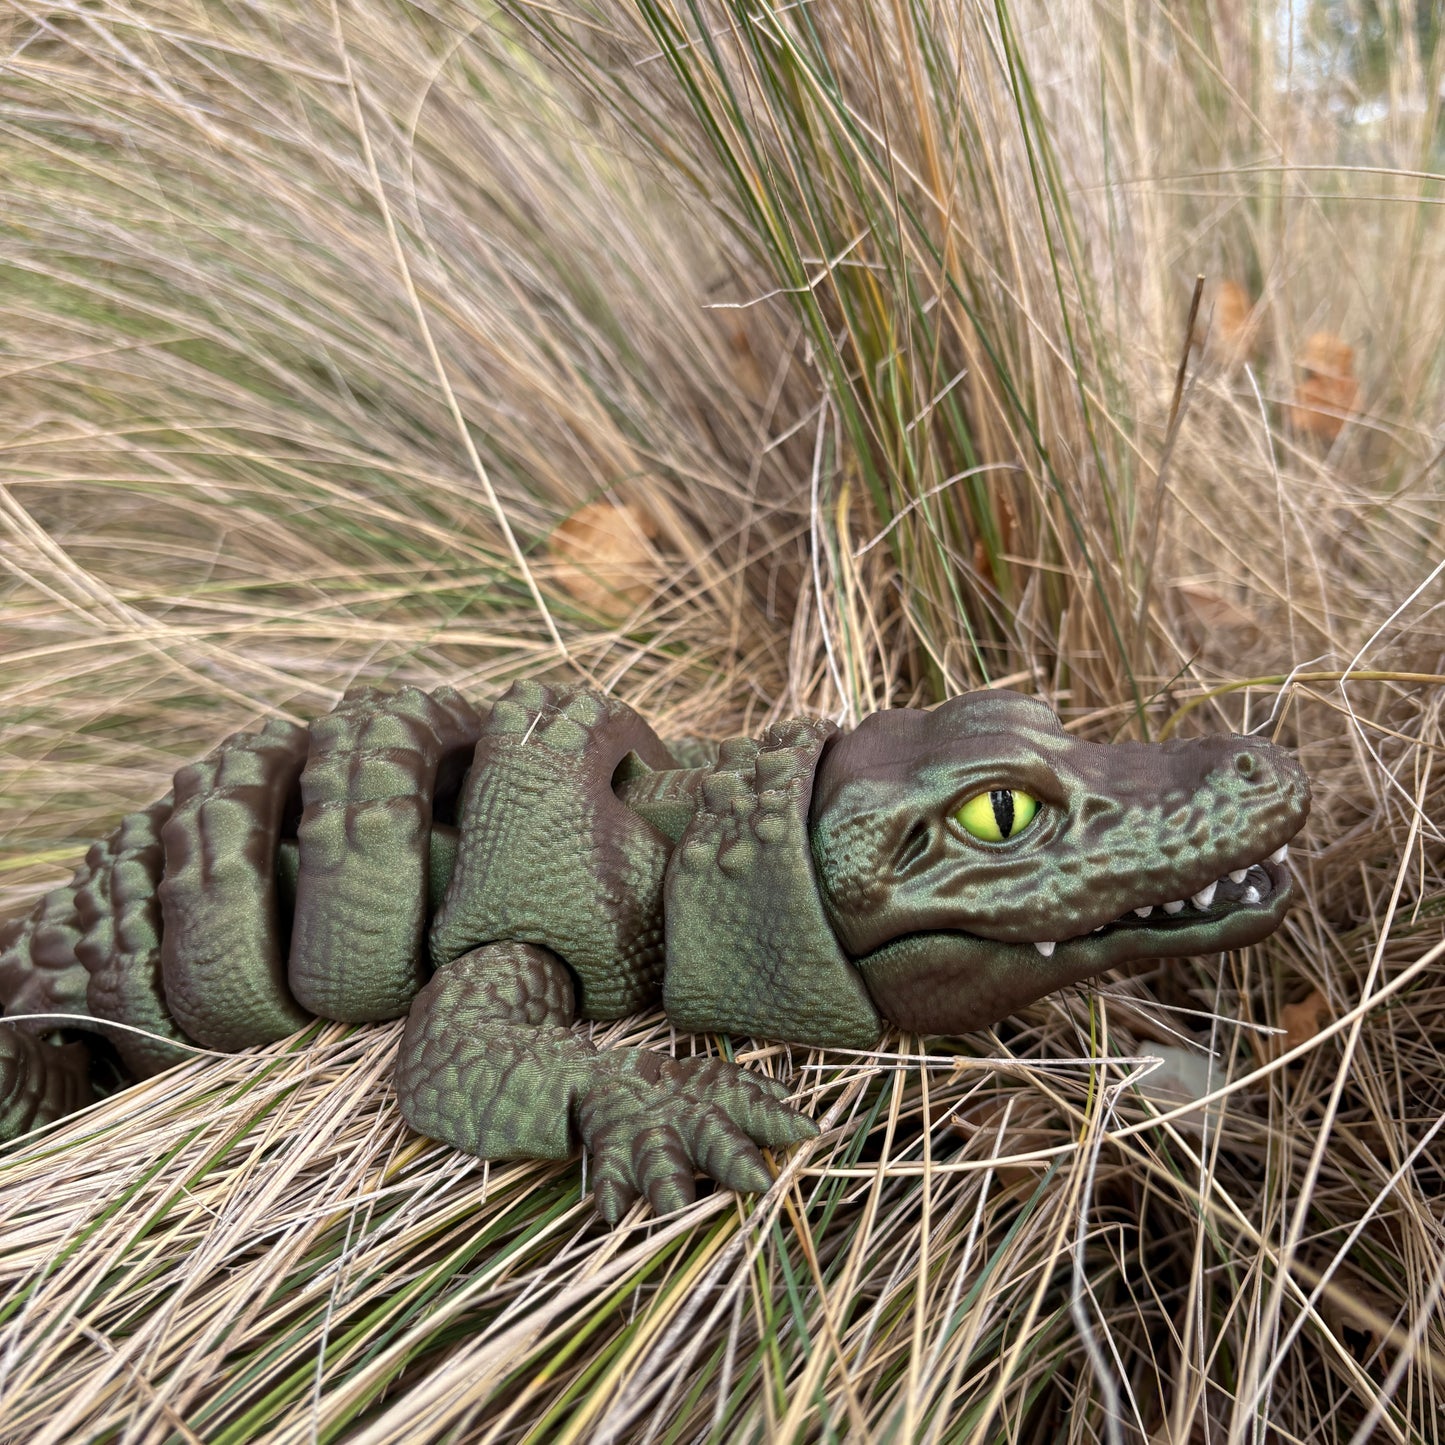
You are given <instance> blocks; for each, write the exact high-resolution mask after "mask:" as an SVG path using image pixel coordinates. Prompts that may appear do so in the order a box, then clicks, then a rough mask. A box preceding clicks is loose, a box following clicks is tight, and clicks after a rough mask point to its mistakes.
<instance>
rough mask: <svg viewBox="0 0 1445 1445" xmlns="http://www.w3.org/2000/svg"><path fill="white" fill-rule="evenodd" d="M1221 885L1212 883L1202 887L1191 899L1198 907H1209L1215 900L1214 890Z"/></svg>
mask: <svg viewBox="0 0 1445 1445" xmlns="http://www.w3.org/2000/svg"><path fill="white" fill-rule="evenodd" d="M1218 887H1219V884H1217V883H1211V884H1210V885H1209V886H1208V887H1207V888H1201V889H1200V890H1199V892H1198V893H1196V894H1195V895H1194V896H1193V897H1192V898H1191V899H1190V900H1189V901H1190V902H1191V903H1192V904H1193V905H1194V906H1195V907H1196V908H1208V907H1209V905H1210V904H1211V903H1213V902H1214V890H1215V889H1216V888H1218Z"/></svg>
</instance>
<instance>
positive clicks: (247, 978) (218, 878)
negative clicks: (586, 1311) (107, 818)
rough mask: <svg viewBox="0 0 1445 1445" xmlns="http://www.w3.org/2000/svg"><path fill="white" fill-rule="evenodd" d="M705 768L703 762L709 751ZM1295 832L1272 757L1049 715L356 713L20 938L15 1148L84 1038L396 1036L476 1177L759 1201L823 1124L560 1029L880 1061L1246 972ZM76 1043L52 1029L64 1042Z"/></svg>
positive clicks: (219, 1042)
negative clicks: (680, 1033) (513, 1171)
mask: <svg viewBox="0 0 1445 1445" xmlns="http://www.w3.org/2000/svg"><path fill="white" fill-rule="evenodd" d="M692 751H693V752H694V753H696V752H697V751H698V750H697V749H696V748H695V747H694V748H693V749H692ZM1308 809H1309V785H1308V782H1307V780H1306V778H1305V775H1304V773H1303V772H1302V771H1301V769H1300V768H1299V766H1298V765H1297V764H1296V763H1295V762H1294V761H1293V760H1292V759H1290V758H1289V757H1288V756H1287V755H1286V754H1284V753H1282V752H1281V751H1280V750H1279V749H1277V748H1275V747H1273V746H1271V745H1270V744H1268V743H1264V742H1260V741H1258V740H1256V739H1245V738H1205V739H1200V740H1196V741H1192V742H1174V743H1166V744H1162V745H1146V744H1137V743H1123V744H1117V745H1113V746H1107V745H1100V744H1095V743H1089V742H1082V741H1079V740H1078V739H1075V738H1072V737H1070V736H1069V735H1068V734H1066V733H1065V732H1064V731H1063V729H1062V728H1061V727H1060V725H1059V722H1058V719H1057V718H1056V717H1055V716H1054V714H1053V713H1052V712H1051V711H1050V710H1049V709H1048V708H1047V707H1045V706H1044V705H1043V704H1042V703H1039V702H1037V701H1035V700H1033V699H1030V698H1027V697H1023V696H1020V695H1019V694H1016V693H1009V692H1002V691H998V692H977V693H969V694H967V695H965V696H962V697H957V698H954V699H952V700H951V701H949V702H946V703H944V704H943V705H942V706H940V707H938V708H935V709H933V710H932V711H929V712H923V711H917V710H912V709H897V710H890V711H886V712H880V713H875V714H873V715H872V716H870V717H868V718H865V719H864V720H863V722H862V723H861V724H860V725H859V726H858V727H857V728H856V729H855V730H853V731H852V732H851V733H847V734H840V733H838V732H837V731H836V730H835V729H834V728H833V727H832V726H831V725H830V724H827V723H821V722H807V721H795V722H788V723H783V724H780V725H778V726H776V727H773V728H770V729H769V730H768V731H767V732H766V733H765V734H764V735H763V737H762V738H760V739H757V740H753V739H747V738H742V739H734V740H732V741H730V742H727V743H724V744H722V746H721V748H720V749H719V750H718V751H717V755H716V757H715V758H713V759H712V760H711V761H709V762H708V763H706V765H703V766H696V767H683V766H679V764H678V761H677V760H676V759H675V758H674V757H673V755H672V754H671V753H670V752H669V750H668V749H667V747H666V746H664V744H663V743H662V742H661V741H659V739H658V738H657V737H656V735H655V734H654V733H653V732H652V730H651V729H650V728H649V727H648V726H647V724H646V723H644V722H643V721H642V719H641V718H640V717H638V715H637V714H636V713H634V712H633V711H632V710H631V709H630V708H629V707H627V706H626V705H625V704H623V703H621V702H618V701H617V700H616V699H614V698H611V697H608V696H606V695H604V694H601V693H598V692H594V691H591V690H589V689H585V688H553V687H548V686H545V685H543V684H540V683H519V684H517V685H516V686H515V687H513V688H512V689H511V691H510V692H508V693H507V694H506V696H504V697H503V698H501V699H500V700H498V701H497V702H496V703H494V704H493V705H492V707H491V708H490V710H488V711H486V712H485V713H479V712H478V711H477V710H475V709H474V708H473V707H472V706H471V705H470V704H469V703H467V702H466V701H465V700H464V699H463V698H461V697H460V696H459V695H458V694H457V693H455V692H453V691H451V690H450V689H442V690H439V691H438V692H435V693H431V694H426V693H422V692H419V691H417V690H416V689H414V688H408V689H404V690H403V691H401V692H399V693H395V694H392V695H386V694H383V693H379V692H375V691H370V690H366V691H359V692H356V693H354V694H349V695H348V696H347V697H346V698H345V699H344V700H343V702H342V703H341V704H340V705H339V706H338V708H337V709H336V710H335V711H334V712H333V713H331V714H329V715H328V716H327V717H325V718H322V719H320V720H319V721H318V722H315V723H313V724H312V725H311V726H310V728H300V727H295V726H292V725H290V724H282V723H272V724H270V725H268V726H267V727H266V728H264V729H263V730H261V731H260V732H258V733H255V734H242V735H238V736H236V737H233V738H230V739H228V740H227V741H225V742H224V743H222V744H221V745H220V747H218V748H217V749H216V750H215V751H214V752H213V753H211V754H210V755H209V756H208V757H206V758H205V759H203V760H202V761H201V762H199V763H196V764H193V765H190V766H188V767H186V768H183V769H181V771H180V772H179V773H178V774H177V775H176V780H175V788H174V791H173V793H172V795H171V796H170V797H168V798H166V799H164V800H162V801H161V802H160V803H157V804H155V805H153V806H152V807H151V808H148V809H146V810H145V811H144V812H141V813H137V814H133V815H132V816H131V817H128V818H126V819H125V820H124V821H123V822H122V823H121V825H120V827H119V828H118V829H117V831H116V832H115V833H114V834H113V835H112V837H111V838H110V839H109V840H108V841H106V842H104V843H98V844H96V845H94V846H93V847H92V848H91V850H90V852H89V853H88V854H87V855H86V859H85V862H84V863H83V864H82V866H81V868H80V870H79V871H78V872H77V874H76V876H75V879H74V880H73V881H72V883H71V884H70V885H68V886H67V887H65V888H60V889H56V890H54V891H52V892H50V893H48V894H46V895H45V896H44V897H43V898H42V899H41V900H40V901H39V902H38V903H37V904H36V906H35V907H34V909H33V910H32V911H31V913H30V914H29V915H28V916H27V917H25V918H22V919H18V920H16V921H14V922H13V923H11V924H9V925H8V926H7V927H6V928H5V929H4V930H3V931H0V1003H3V1005H4V1009H5V1012H6V1013H7V1014H9V1015H17V1014H32V1013H33V1014H45V1015H49V1016H50V1017H49V1019H48V1020H37V1021H35V1022H32V1023H29V1024H26V1023H19V1022H17V1024H16V1025H14V1026H11V1027H0V1137H13V1136H15V1135H17V1134H19V1133H23V1132H24V1131H25V1130H27V1129H29V1128H32V1127H34V1126H36V1125H38V1124H40V1123H44V1122H48V1121H49V1120H52V1119H55V1118H58V1117H60V1116H61V1115H62V1114H64V1113H67V1112H69V1111H70V1110H72V1109H75V1108H77V1107H80V1106H81V1105H82V1104H83V1103H85V1102H87V1101H88V1100H89V1099H90V1098H91V1097H92V1095H91V1091H90V1086H89V1083H88V1077H87V1069H88V1056H87V1052H86V1050H85V1049H84V1048H83V1047H81V1046H79V1045H78V1044H77V1043H75V1042H73V1040H74V1039H75V1038H76V1037H77V1033H76V1030H85V1029H89V1030H91V1031H93V1032H101V1033H104V1032H106V1028H105V1026H106V1024H107V1023H121V1024H128V1025H131V1026H133V1027H134V1028H136V1029H140V1030H144V1031H145V1032H144V1033H136V1032H132V1031H131V1030H130V1029H125V1030H117V1029H112V1030H110V1031H109V1036H110V1037H111V1038H112V1039H113V1042H114V1044H115V1047H116V1049H117V1051H118V1052H119V1054H120V1057H121V1059H122V1060H123V1062H124V1064H125V1065H126V1067H127V1068H128V1069H130V1070H131V1072H133V1073H134V1074H136V1075H138V1076H145V1075H148V1074H152V1073H155V1072H156V1071H158V1070H159V1069H162V1068H164V1067H166V1066H167V1065H168V1064H169V1063H171V1062H173V1061H175V1060H176V1059H178V1058H180V1057H183V1051H182V1049H181V1048H179V1047H178V1045H181V1044H183V1043H185V1042H186V1041H192V1042H195V1043H198V1044H201V1045H204V1046H206V1047H208V1048H215V1049H223V1050H235V1049H241V1048H245V1047H247V1046H249V1045H253V1044H265V1043H270V1042H272V1041H274V1040H276V1039H279V1038H283V1037H285V1036H286V1035H288V1034H290V1033H292V1032H294V1031H295V1030H296V1029H298V1028H299V1027H301V1026H302V1025H303V1024H304V1023H305V1022H306V1021H307V1020H308V1019H309V1018H310V1017H311V1016H312V1015H313V1014H315V1015H320V1016H322V1017H325V1018H331V1019H338V1020H344V1021H351V1022H364V1021H377V1020H382V1019H391V1018H398V1017H400V1016H402V1015H405V1016H406V1018H407V1023H406V1028H405V1031H404V1033H403V1036H402V1041H401V1047H400V1054H399V1058H398V1063H397V1072H396V1090H397V1097H398V1101H399V1103H400V1106H401V1112H402V1114H403V1115H404V1116H405V1118H406V1119H407V1120H408V1122H409V1123H411V1124H412V1126H413V1127H415V1128H416V1129H418V1130H419V1131H420V1132H422V1133H424V1134H427V1135H430V1136H431V1137H433V1138H436V1139H441V1140H445V1141H447V1142H449V1143H451V1144H454V1145H456V1146H457V1147H458V1148H461V1149H465V1150H467V1151H469V1152H471V1153H473V1154H476V1155H479V1156H481V1157H483V1158H505V1157H518V1156H522V1157H533V1158H549V1159H550V1158H563V1157H566V1156H567V1155H568V1154H569V1153H570V1152H571V1151H572V1150H573V1149H575V1148H576V1147H577V1144H578V1142H579V1141H580V1142H581V1143H582V1144H584V1145H585V1146H586V1147H587V1149H588V1150H589V1151H590V1152H591V1155H592V1158H593V1168H594V1172H593V1179H594V1183H595V1198H596V1202H597V1206H598V1208H599V1210H600V1211H601V1212H602V1214H603V1215H604V1216H605V1217H606V1218H607V1219H609V1220H616V1219H617V1218H619V1217H620V1215H621V1214H622V1213H623V1211H624V1210H625V1209H626V1208H627V1207H628V1206H629V1205H630V1204H631V1203H632V1201H633V1200H635V1199H636V1198H637V1197H638V1196H639V1195H644V1196H646V1198H647V1199H648V1201H649V1203H650V1204H651V1205H652V1207H653V1208H654V1209H655V1210H658V1211H665V1210H669V1209H674V1208H677V1207H679V1206H680V1205H682V1204H684V1203H686V1202H687V1201H688V1200H690V1199H691V1198H692V1197H693V1192H694V1179H695V1176H696V1175H697V1174H698V1173H703V1174H706V1175H708V1176H710V1177H712V1178H714V1179H716V1180H718V1181H719V1182H720V1183H722V1184H724V1185H728V1186H730V1187H732V1188H735V1189H740V1190H759V1189H764V1188H766V1187H767V1184H768V1181H769V1177H770V1176H769V1174H768V1171H767V1169H766V1168H765V1166H764V1164H763V1160H762V1157H761V1155H760V1153H759V1149H760V1148H761V1147H768V1146H786V1145H789V1144H794V1143H797V1142H799V1141H800V1140H802V1139H804V1138H807V1137H809V1136H810V1135H811V1134H812V1133H813V1132H814V1126H813V1124H812V1123H811V1121H809V1120H808V1119H807V1118H806V1117H804V1116H803V1115H801V1114H799V1113H798V1112H796V1111H795V1110H794V1109H792V1108H790V1107H789V1105H788V1104H787V1103H786V1094H785V1091H784V1089H783V1088H782V1087H781V1086H780V1085H778V1084H777V1083H775V1082H773V1081H771V1080H768V1079H764V1078H761V1077H759V1076H756V1075H753V1074H749V1073H748V1072H746V1071H745V1070H742V1069H739V1068H736V1067H734V1066H733V1065H731V1064H728V1063H724V1062H721V1061H718V1060H703V1059H690V1060H677V1059H671V1058H668V1057H666V1056H664V1055H659V1054H655V1053H650V1052H647V1051H642V1050H636V1049H616V1050H598V1049H596V1048H594V1047H593V1045H592V1044H591V1043H589V1042H588V1041H587V1040H586V1039H585V1038H584V1037H583V1036H582V1035H581V1034H580V1033H578V1032H576V1031H575V1030H574V1024H575V1023H576V1021H577V1019H579V1018H583V1019H609V1018H618V1017H621V1016H623V1015H626V1014H629V1013H632V1012H634V1011H636V1010H638V1009H642V1008H647V1007H651V1006H653V1005H655V1004H657V1003H661V1004H662V1005H663V1007H664V1008H665V1009H666V1011H667V1013H668V1016H669V1018H670V1019H671V1020H672V1021H673V1022H674V1023H676V1024H677V1025H678V1026H679V1027H680V1028H684V1029H690V1030H707V1031H723V1032H736V1033H746V1034H755V1035H759V1036H763V1037H768V1038H777V1039H783V1040H786V1041H789V1042H793V1043H799V1044H809V1045H817V1046H822V1047H846V1048H858V1049H867V1048H870V1047H872V1046H874V1045H875V1044H876V1043H877V1041H878V1038H879V1036H880V1034H881V1032H882V1029H883V1027H884V1024H885V1023H887V1022H891V1023H894V1024H898V1025H901V1026H903V1027H905V1028H909V1029H914V1030H918V1031H920V1032H928V1033H941V1032H946V1033H954V1032H963V1031H967V1030H969V1029H975V1028H979V1027H982V1026H984V1025H987V1024H990V1023H993V1022H995V1021H997V1020H999V1019H1001V1018H1004V1017H1006V1016H1007V1015H1008V1014H1010V1013H1011V1012H1013V1011H1015V1010H1016V1009H1018V1008H1020V1007H1022V1006H1023V1005H1024V1004H1027V1003H1029V1002H1031V1001H1033V1000H1034V999H1037V998H1039V997H1041V996H1043V995H1044V994H1046V993H1049V992H1050V991H1052V990H1054V989H1057V988H1060V987H1062V986H1064V985H1066V984H1068V983H1072V982H1076V981H1078V980H1080V979H1084V978H1087V977H1089V976H1090V975H1092V974H1095V973H1098V972H1100V971H1101V970H1104V969H1108V968H1111V967H1114V966H1116V965H1118V964H1122V963H1127V962H1130V961H1132V960H1135V959H1140V958H1159V957H1174V956H1182V955H1190V954H1198V953H1207V952H1213V951H1217V950H1221V949H1228V948H1237V947H1241V946H1243V945H1246V944H1249V943H1254V942H1257V941H1258V940H1259V939H1262V938H1263V937H1265V935H1267V934H1268V933H1270V932H1271V931H1272V930H1273V929H1274V928H1276V927H1277V926H1278V925H1279V922H1280V920H1281V919H1282V918H1283V916H1284V913H1285V910H1286V908H1287V907H1288V905H1289V899H1290V878H1289V873H1288V870H1287V867H1286V864H1285V852H1286V848H1287V845H1288V843H1289V841H1290V839H1291V838H1293V837H1294V835H1295V834H1296V832H1298V830H1299V829H1300V827H1301V826H1302V825H1303V823H1304V820H1305V817H1306V815H1307V813H1308ZM55 1015H65V1016H67V1020H68V1023H69V1028H68V1029H67V1033H66V1038H68V1039H70V1040H72V1042H67V1043H59V1042H52V1040H56V1039H57V1035H56V1034H55V1033H54V1030H55V1028H56V1021H55Z"/></svg>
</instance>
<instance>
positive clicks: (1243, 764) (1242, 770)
mask: <svg viewBox="0 0 1445 1445" xmlns="http://www.w3.org/2000/svg"><path fill="white" fill-rule="evenodd" d="M1257 766H1258V765H1257V764H1256V763H1255V761H1254V754H1253V753H1240V754H1239V756H1238V757H1237V758H1235V760H1234V770H1235V772H1237V773H1238V774H1239V776H1240V777H1241V778H1252V777H1253V776H1254V774H1255V769H1256V767H1257Z"/></svg>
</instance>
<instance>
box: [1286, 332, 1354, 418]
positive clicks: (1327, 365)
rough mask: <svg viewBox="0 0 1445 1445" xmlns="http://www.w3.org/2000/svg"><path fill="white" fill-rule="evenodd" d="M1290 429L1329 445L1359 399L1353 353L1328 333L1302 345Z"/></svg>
mask: <svg viewBox="0 0 1445 1445" xmlns="http://www.w3.org/2000/svg"><path fill="white" fill-rule="evenodd" d="M1298 365H1299V368H1300V372H1301V376H1300V379H1299V381H1297V382H1296V383H1295V389H1294V403H1293V405H1292V406H1290V407H1289V408H1288V411H1289V420H1290V425H1291V426H1293V427H1294V428H1295V430H1297V431H1301V432H1304V433H1305V434H1306V435H1307V436H1314V437H1319V438H1320V439H1321V440H1322V441H1326V442H1332V441H1334V439H1335V438H1336V437H1337V436H1339V434H1340V429H1341V427H1343V426H1344V424H1345V422H1346V420H1347V419H1348V417H1349V415H1350V413H1352V412H1353V411H1354V410H1355V404H1356V402H1357V401H1358V400H1359V396H1360V383H1359V382H1358V381H1357V380H1356V379H1355V349H1354V347H1353V346H1351V345H1350V344H1349V343H1348V342H1347V341H1343V340H1341V338H1340V337H1338V336H1336V335H1334V334H1333V333H1332V332H1329V331H1317V332H1315V334H1314V335H1313V336H1311V337H1310V339H1309V340H1308V341H1306V342H1305V344H1304V349H1303V350H1302V351H1301V352H1300V356H1299V362H1298Z"/></svg>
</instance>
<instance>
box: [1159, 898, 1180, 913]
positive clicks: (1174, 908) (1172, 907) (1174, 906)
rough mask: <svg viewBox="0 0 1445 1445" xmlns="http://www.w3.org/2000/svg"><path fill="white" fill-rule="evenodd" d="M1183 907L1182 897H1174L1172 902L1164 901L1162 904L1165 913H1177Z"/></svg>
mask: <svg viewBox="0 0 1445 1445" xmlns="http://www.w3.org/2000/svg"><path fill="white" fill-rule="evenodd" d="M1183 907H1184V900H1183V899H1182V898H1176V899H1175V900H1174V902H1173V903H1166V904H1165V905H1164V911H1165V913H1178V912H1179V910H1180V909H1181V908H1183Z"/></svg>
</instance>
